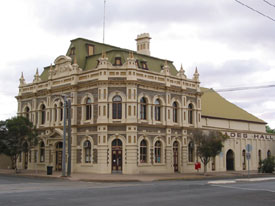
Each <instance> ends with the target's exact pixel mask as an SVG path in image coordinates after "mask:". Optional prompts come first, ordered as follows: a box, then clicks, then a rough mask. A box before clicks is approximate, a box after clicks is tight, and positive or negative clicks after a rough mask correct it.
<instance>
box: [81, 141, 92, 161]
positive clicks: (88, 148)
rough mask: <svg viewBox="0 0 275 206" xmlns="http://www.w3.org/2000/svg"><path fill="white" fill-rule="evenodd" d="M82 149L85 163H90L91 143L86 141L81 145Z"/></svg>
mask: <svg viewBox="0 0 275 206" xmlns="http://www.w3.org/2000/svg"><path fill="white" fill-rule="evenodd" d="M83 148H84V157H85V163H91V156H92V153H91V151H92V146H91V142H90V141H89V140H86V141H85V142H84V143H83Z"/></svg>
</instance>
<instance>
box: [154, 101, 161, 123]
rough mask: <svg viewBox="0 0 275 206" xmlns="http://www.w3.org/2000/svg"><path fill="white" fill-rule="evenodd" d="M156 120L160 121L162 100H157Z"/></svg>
mask: <svg viewBox="0 0 275 206" xmlns="http://www.w3.org/2000/svg"><path fill="white" fill-rule="evenodd" d="M155 120H156V121H160V100H159V99H156V101H155Z"/></svg>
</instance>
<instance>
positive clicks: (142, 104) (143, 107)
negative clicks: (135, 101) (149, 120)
mask: <svg viewBox="0 0 275 206" xmlns="http://www.w3.org/2000/svg"><path fill="white" fill-rule="evenodd" d="M146 103H147V101H146V99H145V97H142V98H141V99H140V119H146V114H147V111H146Z"/></svg>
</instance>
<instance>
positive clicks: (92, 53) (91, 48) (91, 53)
mask: <svg viewBox="0 0 275 206" xmlns="http://www.w3.org/2000/svg"><path fill="white" fill-rule="evenodd" d="M87 50H88V56H92V55H94V53H95V52H94V51H95V47H94V45H90V44H88V45H87Z"/></svg>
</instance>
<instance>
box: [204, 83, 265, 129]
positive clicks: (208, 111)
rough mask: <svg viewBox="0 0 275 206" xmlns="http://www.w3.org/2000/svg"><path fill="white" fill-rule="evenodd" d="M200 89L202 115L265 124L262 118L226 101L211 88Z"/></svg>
mask: <svg viewBox="0 0 275 206" xmlns="http://www.w3.org/2000/svg"><path fill="white" fill-rule="evenodd" d="M201 91H202V92H203V95H202V100H201V102H202V116H206V117H214V118H221V119H231V120H240V121H248V122H256V123H261V124H266V122H264V121H263V120H261V119H259V118H257V117H255V116H254V115H252V114H250V113H248V112H246V111H244V110H243V109H241V108H240V107H238V106H236V105H235V104H232V103H231V102H229V101H227V100H226V99H224V98H223V97H222V96H221V95H219V94H218V93H217V92H215V91H214V90H213V89H207V88H201Z"/></svg>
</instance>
